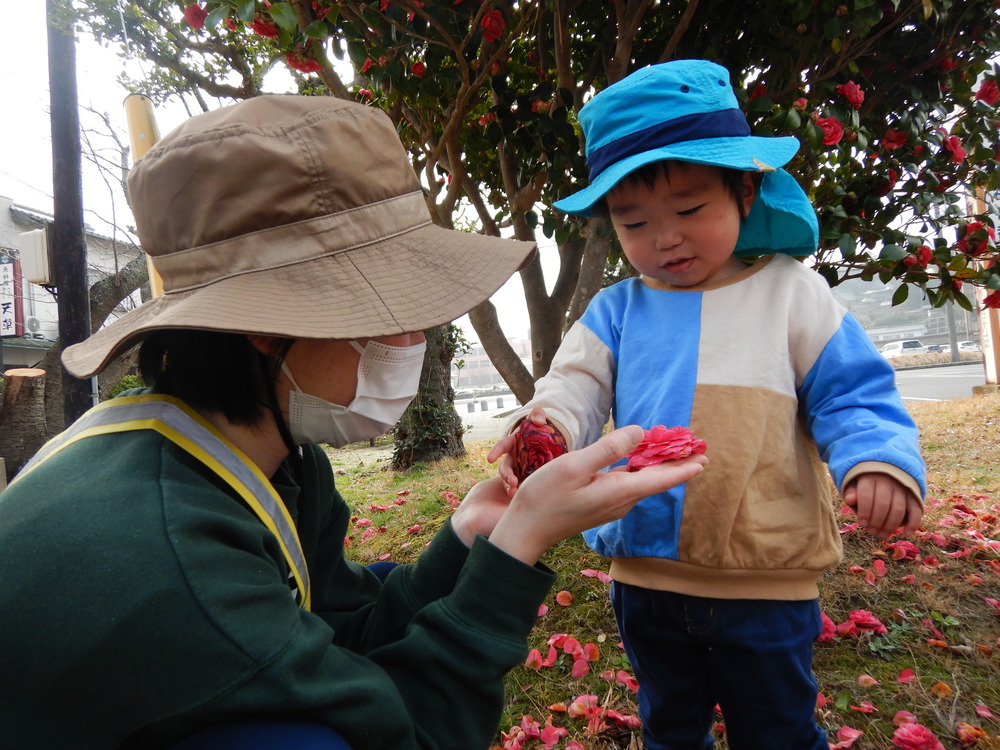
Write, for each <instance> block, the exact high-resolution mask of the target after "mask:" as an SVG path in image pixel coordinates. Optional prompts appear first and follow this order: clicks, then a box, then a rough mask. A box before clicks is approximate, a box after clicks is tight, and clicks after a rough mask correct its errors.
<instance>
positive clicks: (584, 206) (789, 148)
mask: <svg viewBox="0 0 1000 750" xmlns="http://www.w3.org/2000/svg"><path fill="white" fill-rule="evenodd" d="M798 149H799V141H798V139H796V138H794V137H792V136H783V137H779V138H770V137H760V136H736V137H732V138H703V139H699V140H693V141H684V142H681V143H672V144H669V145H667V146H663V147H661V148H655V149H651V150H649V151H643V152H642V153H639V154H633V155H632V156H629V157H626V158H624V159H622V160H621V161H619V162H615V163H614V164H612V165H611V166H609V167H608V168H607V169H605V170H604V171H603V172H601V173H600V174H599V175H598V176H597V177H595V178H594V180H593V181H592V182H591V184H590V185H588V186H587V187H585V188H584V189H583V190H580V191H579V192H576V193H574V194H573V195H571V196H569V197H568V198H563V199H562V200H559V201H556V202H555V204H554V205H555V207H556V208H558V209H559V210H560V211H562V212H564V213H567V214H575V215H577V216H596V215H597V214H598V213H599V209H598V207H597V204H598V203H599V202H600V200H601V199H602V198H603V197H604V196H605V195H607V193H608V192H609V191H610V190H611V189H612V188H613V187H614V186H615V185H617V184H618V183H619V182H621V180H622V178H624V177H625V176H626V175H628V174H631V173H632V172H634V171H635V170H637V169H639V168H640V167H644V166H646V165H647V164H652V163H653V162H658V161H686V162H692V163H695V164H707V165H710V166H716V167H729V168H731V169H739V170H742V171H745V172H770V171H773V170H776V169H778V168H780V167H783V166H784V165H785V164H787V163H788V162H789V161H791V159H792V157H793V156H795V152H796V151H798Z"/></svg>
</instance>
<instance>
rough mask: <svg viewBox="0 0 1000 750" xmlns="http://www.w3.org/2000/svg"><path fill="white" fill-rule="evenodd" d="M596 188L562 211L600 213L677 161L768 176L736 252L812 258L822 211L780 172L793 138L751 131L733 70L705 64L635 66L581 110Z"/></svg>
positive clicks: (562, 204) (560, 204)
mask: <svg viewBox="0 0 1000 750" xmlns="http://www.w3.org/2000/svg"><path fill="white" fill-rule="evenodd" d="M580 125H581V127H582V128H583V134H584V137H585V139H586V142H587V152H586V153H587V163H588V164H589V165H590V185H589V186H588V187H586V188H584V189H583V190H581V191H579V192H577V193H574V194H573V195H571V196H569V197H568V198H564V199H563V200H561V201H556V203H555V207H556V208H558V209H559V210H560V211H563V212H565V213H568V214H576V215H578V216H596V215H598V213H599V211H598V208H597V204H598V203H599V201H600V200H601V199H602V198H603V197H604V196H605V195H606V194H607V193H608V191H610V190H611V189H612V188H613V187H614V186H615V185H617V184H618V183H619V182H620V181H621V179H622V178H623V177H625V176H626V175H627V174H629V173H631V172H634V171H635V170H637V169H639V168H640V167H643V166H645V165H646V164H650V163H652V162H657V161H665V160H677V161H686V162H693V163H695V164H709V165H712V166H716V167H730V168H732V169H739V170H742V171H745V172H760V173H761V174H763V178H762V180H761V184H760V188H759V190H758V192H757V198H756V200H755V201H754V203H753V206H752V207H751V209H750V213H749V215H748V216H747V217H746V219H745V221H744V222H743V226H742V229H741V230H740V236H739V239H738V240H737V243H736V249H735V250H734V253H733V254H734V255H737V256H741V255H764V254H770V253H784V254H786V255H810V254H812V253H813V252H815V251H816V247H817V244H818V241H819V222H818V220H817V218H816V210H815V209H814V208H813V206H812V204H811V203H810V202H809V198H808V197H806V194H805V192H804V191H803V190H802V188H801V187H800V186H799V184H798V183H797V182H796V181H795V179H794V178H793V177H792V176H791V175H790V174H788V172H786V171H785V170H784V169H781V167H783V166H784V165H785V164H787V163H788V161H789V160H790V159H791V158H792V157H793V156H794V155H795V152H796V151H798V149H799V141H798V139H797V138H793V137H791V136H785V137H780V138H779V137H761V136H753V135H750V126H749V125H748V124H747V119H746V116H745V115H744V114H743V112H742V111H741V110H740V108H739V102H738V100H737V99H736V94H735V93H733V88H732V86H731V85H730V83H729V71H728V70H726V69H725V68H723V67H722V66H721V65H716V64H715V63H712V62H709V61H707V60H674V61H672V62H666V63H661V64H659V65H650V66H649V67H646V68H642V69H641V70H637V71H636V72H635V73H633V74H632V75H630V76H628V77H626V78H623V79H622V80H621V81H619V82H618V83H615V84H614V85H612V86H609V87H608V88H607V89H605V90H604V91H602V92H601V93H599V94H597V96H595V97H594V98H593V99H591V100H590V101H589V102H587V104H585V105H584V106H583V107H582V108H581V109H580Z"/></svg>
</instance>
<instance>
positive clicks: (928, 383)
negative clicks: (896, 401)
mask: <svg viewBox="0 0 1000 750" xmlns="http://www.w3.org/2000/svg"><path fill="white" fill-rule="evenodd" d="M985 382H986V375H985V371H984V370H983V363H982V362H970V363H968V364H964V365H948V366H944V367H924V368H913V369H907V370H897V371H896V387H897V388H898V389H899V393H900V395H902V397H903V400H904V401H948V400H950V399H954V398H969V397H970V396H972V395H973V394H972V386H974V385H983V384H984V383H985Z"/></svg>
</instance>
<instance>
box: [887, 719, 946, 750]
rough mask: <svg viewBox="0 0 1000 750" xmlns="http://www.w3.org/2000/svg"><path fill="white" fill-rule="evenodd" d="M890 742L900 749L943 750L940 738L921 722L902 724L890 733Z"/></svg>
mask: <svg viewBox="0 0 1000 750" xmlns="http://www.w3.org/2000/svg"><path fill="white" fill-rule="evenodd" d="M892 744H893V745H895V746H896V747H898V748H901V750H945V747H944V745H942V744H941V740H939V739H938V738H937V737H935V736H934V733H933V732H932V731H931V730H930V729H928V728H927V727H925V726H924V725H923V724H902V725H900V726H898V727H896V731H895V732H893V733H892Z"/></svg>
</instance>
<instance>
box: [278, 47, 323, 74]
mask: <svg viewBox="0 0 1000 750" xmlns="http://www.w3.org/2000/svg"><path fill="white" fill-rule="evenodd" d="M285 62H287V63H288V65H289V67H291V68H295V69H296V70H301V71H302V72H303V73H315V72H316V71H317V70H322V69H323V64H322V63H321V62H320V61H319V60H317V59H316V58H315V57H309V56H308V55H303V54H300V53H298V52H289V53H288V54H287V55H285Z"/></svg>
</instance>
